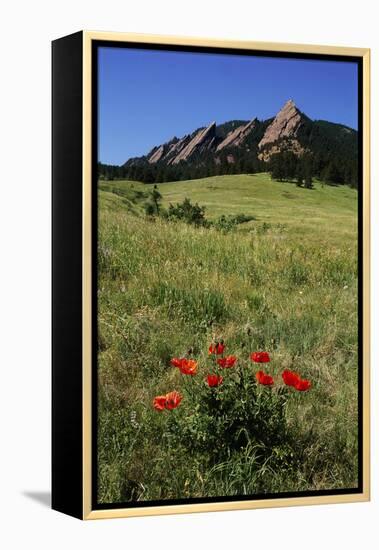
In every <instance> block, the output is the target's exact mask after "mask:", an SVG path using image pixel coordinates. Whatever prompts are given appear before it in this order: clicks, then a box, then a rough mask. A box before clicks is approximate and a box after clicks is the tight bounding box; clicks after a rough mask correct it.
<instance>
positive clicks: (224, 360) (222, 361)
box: [217, 355, 237, 369]
mask: <svg viewBox="0 0 379 550" xmlns="http://www.w3.org/2000/svg"><path fill="white" fill-rule="evenodd" d="M236 361H237V357H236V356H235V355H228V356H227V357H220V358H219V359H217V364H218V365H220V367H222V368H223V369H229V368H230V367H233V366H234V364H235V362H236Z"/></svg>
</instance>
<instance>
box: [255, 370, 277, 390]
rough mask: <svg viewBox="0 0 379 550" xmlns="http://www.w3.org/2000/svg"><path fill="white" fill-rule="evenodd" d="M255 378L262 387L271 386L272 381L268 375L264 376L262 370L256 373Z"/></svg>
mask: <svg viewBox="0 0 379 550" xmlns="http://www.w3.org/2000/svg"><path fill="white" fill-rule="evenodd" d="M255 378H256V379H257V382H258V384H263V386H273V384H274V379H273V377H272V376H270V375H269V374H265V373H264V372H263V370H260V371H258V372H257V373H256V375H255Z"/></svg>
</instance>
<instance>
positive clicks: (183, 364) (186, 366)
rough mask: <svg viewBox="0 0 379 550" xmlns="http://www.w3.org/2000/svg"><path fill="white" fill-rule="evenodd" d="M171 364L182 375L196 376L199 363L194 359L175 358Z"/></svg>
mask: <svg viewBox="0 0 379 550" xmlns="http://www.w3.org/2000/svg"><path fill="white" fill-rule="evenodd" d="M170 363H171V365H172V366H173V367H177V368H178V369H179V370H180V372H181V373H182V374H191V375H194V374H196V373H197V361H195V360H194V359H186V358H185V357H182V358H181V359H179V358H178V357H174V358H173V359H171V361H170Z"/></svg>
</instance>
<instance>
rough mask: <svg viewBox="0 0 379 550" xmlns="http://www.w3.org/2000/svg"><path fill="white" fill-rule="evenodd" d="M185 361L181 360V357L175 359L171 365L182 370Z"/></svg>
mask: <svg viewBox="0 0 379 550" xmlns="http://www.w3.org/2000/svg"><path fill="white" fill-rule="evenodd" d="M183 361H184V359H179V357H173V358H172V359H171V361H170V363H171V365H172V366H173V367H178V368H180V366H181V364H182V362H183Z"/></svg>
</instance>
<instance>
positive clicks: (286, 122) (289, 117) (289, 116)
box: [259, 99, 303, 149]
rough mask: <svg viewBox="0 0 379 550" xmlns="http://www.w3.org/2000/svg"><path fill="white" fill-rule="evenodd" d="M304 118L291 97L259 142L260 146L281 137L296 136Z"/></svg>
mask: <svg viewBox="0 0 379 550" xmlns="http://www.w3.org/2000/svg"><path fill="white" fill-rule="evenodd" d="M302 120H303V115H302V113H301V112H300V111H299V109H298V108H297V107H296V105H295V103H294V101H293V100H292V99H289V100H288V101H287V102H286V103H285V105H284V106H283V107H282V108H281V110H280V111H279V113H278V114H277V115H276V117H275V118H274V120H273V121H272V122H271V124H270V125H269V126H268V128H267V129H266V132H265V134H264V136H263V138H262V139H261V141H260V142H259V148H260V149H262V148H263V147H264V146H265V145H268V144H269V143H275V142H276V141H279V140H281V139H285V138H296V134H297V131H298V129H299V127H300V125H301V123H302Z"/></svg>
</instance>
